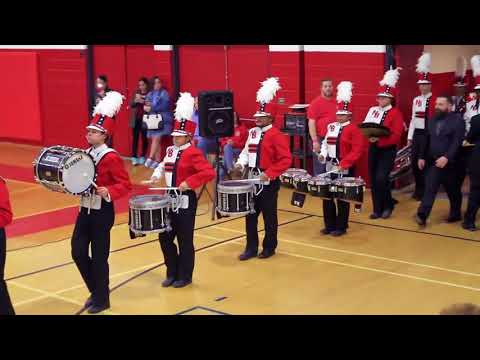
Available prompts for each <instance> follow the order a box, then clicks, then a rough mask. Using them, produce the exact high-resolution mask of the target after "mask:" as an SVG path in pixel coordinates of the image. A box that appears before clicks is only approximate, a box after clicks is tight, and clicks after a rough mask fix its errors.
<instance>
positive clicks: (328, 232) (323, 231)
mask: <svg viewBox="0 0 480 360" xmlns="http://www.w3.org/2000/svg"><path fill="white" fill-rule="evenodd" d="M332 232H333V230H328V229H323V230H321V231H320V234H322V235H328V234H330V233H332Z"/></svg>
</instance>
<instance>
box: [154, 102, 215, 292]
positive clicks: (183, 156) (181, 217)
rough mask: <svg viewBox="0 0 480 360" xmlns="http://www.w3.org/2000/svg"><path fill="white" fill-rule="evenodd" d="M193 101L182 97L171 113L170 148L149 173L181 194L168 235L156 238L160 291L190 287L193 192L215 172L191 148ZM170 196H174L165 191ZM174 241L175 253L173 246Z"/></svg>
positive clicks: (170, 215) (199, 153) (155, 179)
mask: <svg viewBox="0 0 480 360" xmlns="http://www.w3.org/2000/svg"><path fill="white" fill-rule="evenodd" d="M194 102H195V100H194V98H193V97H192V95H191V94H190V93H182V94H181V95H180V98H179V99H178V101H177V108H176V110H175V119H176V121H175V127H174V130H173V132H172V134H171V135H172V136H173V144H174V145H173V146H170V147H168V148H167V151H166V155H165V158H164V159H163V161H162V162H161V163H160V164H159V165H158V167H157V168H156V169H155V171H154V172H153V175H152V177H151V180H152V181H153V182H156V181H158V180H159V179H160V178H162V177H163V176H164V177H165V182H166V184H167V187H174V188H175V187H177V188H178V189H179V190H180V191H181V192H182V194H181V195H179V196H180V203H181V204H182V205H181V206H180V208H179V210H178V212H174V211H171V212H169V217H170V226H171V228H172V229H171V231H166V232H163V233H160V234H159V240H160V246H161V249H162V252H163V256H164V259H165V264H166V266H167V278H166V279H165V280H164V281H163V283H162V286H163V287H169V286H173V287H174V288H183V287H185V286H187V285H189V284H191V283H192V276H193V269H194V266H195V248H194V245H193V232H194V229H195V215H196V212H197V197H196V194H195V189H197V188H199V187H201V186H203V185H205V184H207V183H208V182H210V181H211V180H213V179H214V178H215V170H214V169H213V167H212V166H211V165H210V163H209V162H208V161H207V159H206V158H205V156H204V155H203V152H202V151H201V150H200V149H198V148H197V147H195V145H193V144H192V139H193V136H194V134H195V129H196V127H197V126H196V124H195V122H193V121H191V119H192V116H193V112H194ZM169 193H170V194H171V195H172V196H177V194H174V193H173V192H172V191H169ZM175 237H176V238H177V242H178V247H179V251H177V246H176V245H175V243H174V241H175Z"/></svg>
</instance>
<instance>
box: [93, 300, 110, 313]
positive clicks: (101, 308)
mask: <svg viewBox="0 0 480 360" xmlns="http://www.w3.org/2000/svg"><path fill="white" fill-rule="evenodd" d="M107 309H110V301H107V302H106V303H105V304H103V305H96V304H92V306H90V307H89V308H88V313H89V314H98V313H100V312H102V311H105V310H107Z"/></svg>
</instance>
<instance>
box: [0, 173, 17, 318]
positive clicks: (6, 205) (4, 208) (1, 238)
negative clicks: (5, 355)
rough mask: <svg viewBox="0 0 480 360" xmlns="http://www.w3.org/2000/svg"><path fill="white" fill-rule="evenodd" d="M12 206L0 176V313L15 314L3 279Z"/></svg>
mask: <svg viewBox="0 0 480 360" xmlns="http://www.w3.org/2000/svg"><path fill="white" fill-rule="evenodd" d="M12 217H13V214H12V207H11V205H10V199H9V196H8V189H7V185H6V184H5V180H3V178H2V177H0V315H15V311H14V310H13V306H12V301H11V300H10V295H9V294H8V288H7V283H6V282H5V279H4V274H5V260H6V255H7V237H6V235H5V227H6V226H7V225H8V224H10V223H11V222H12Z"/></svg>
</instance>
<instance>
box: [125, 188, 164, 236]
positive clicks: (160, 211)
mask: <svg viewBox="0 0 480 360" xmlns="http://www.w3.org/2000/svg"><path fill="white" fill-rule="evenodd" d="M171 202H172V199H171V197H170V196H169V195H140V196H134V197H132V198H131V199H130V201H129V207H130V211H129V216H128V225H129V226H130V230H131V231H132V232H133V233H134V234H136V235H138V234H142V235H146V234H152V233H163V232H165V231H170V230H171V227H170V221H169V219H168V212H169V211H170V205H171Z"/></svg>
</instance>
